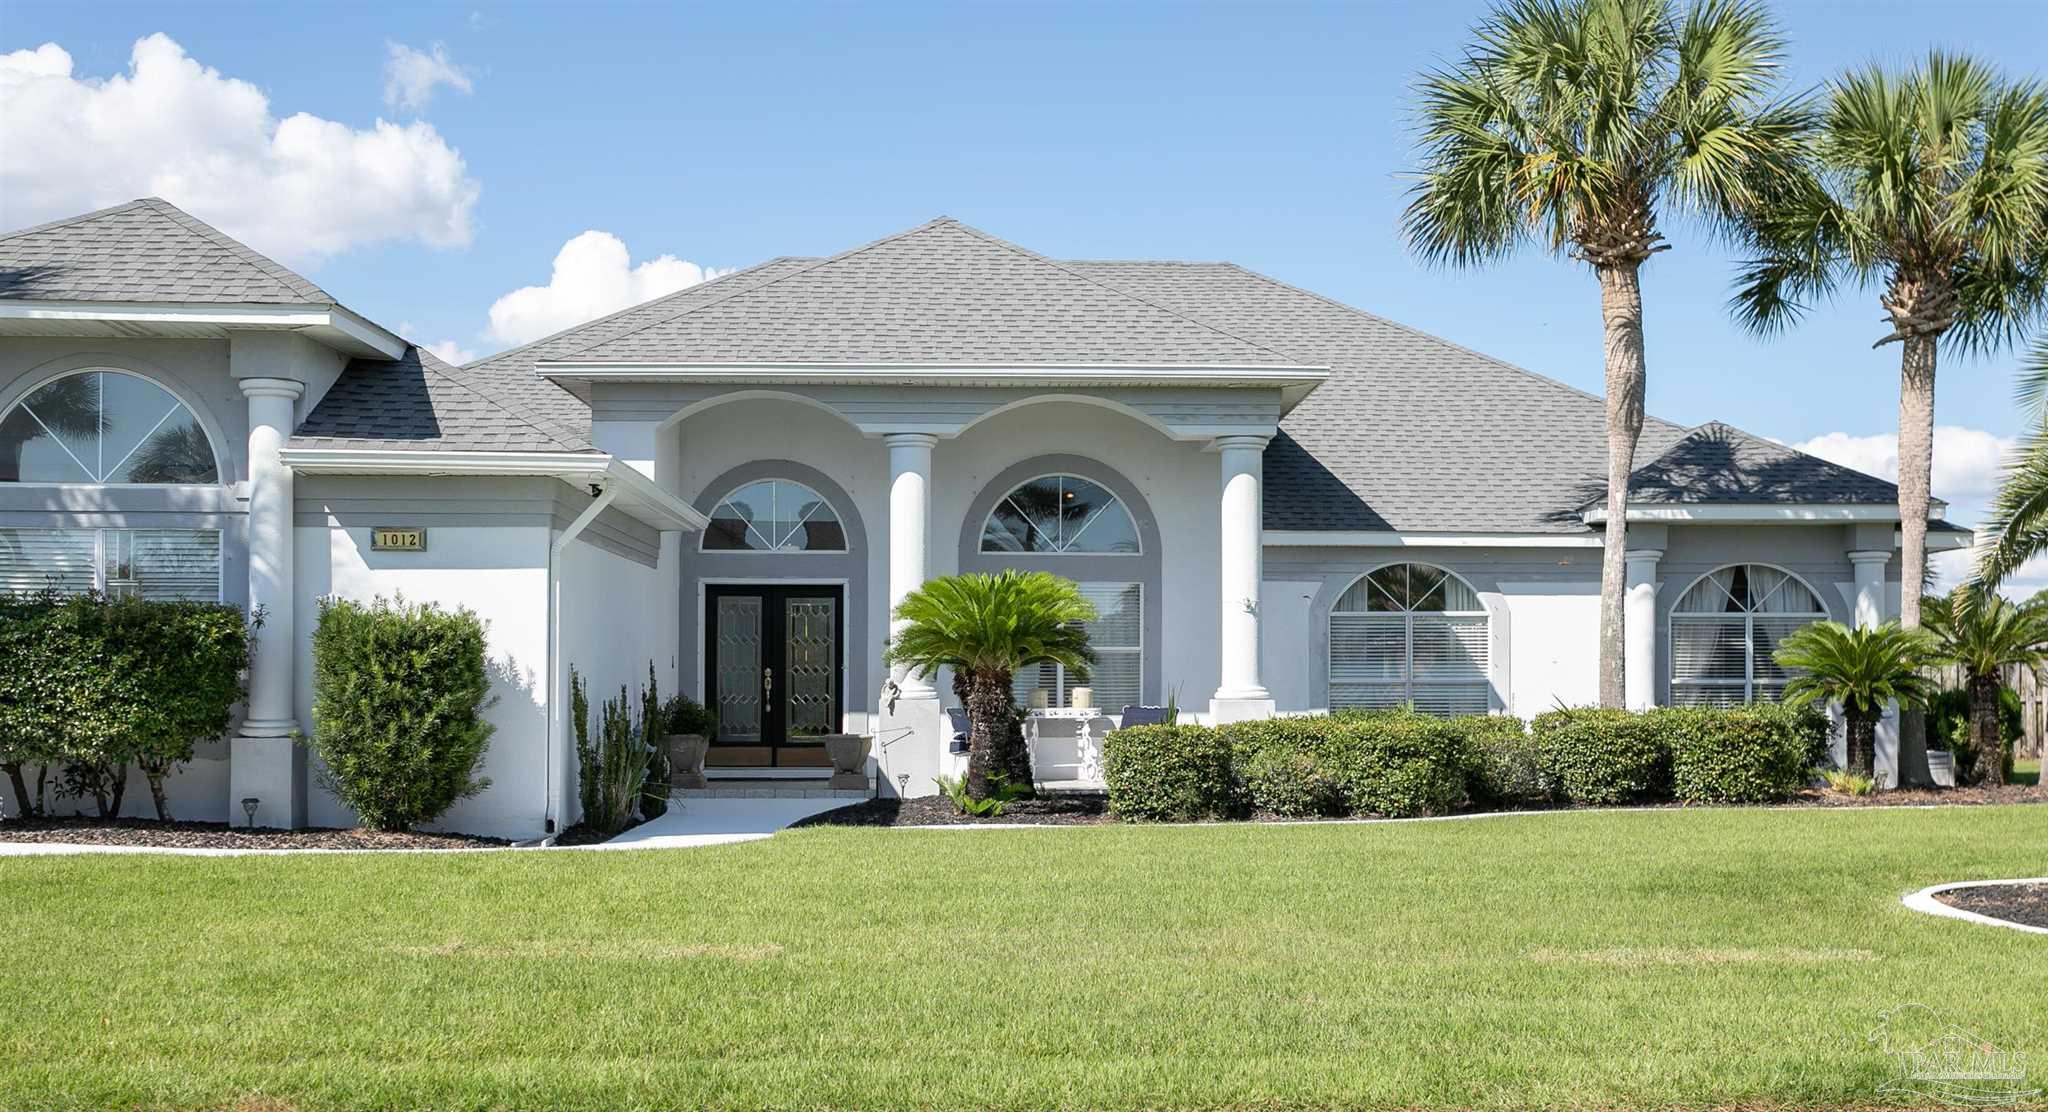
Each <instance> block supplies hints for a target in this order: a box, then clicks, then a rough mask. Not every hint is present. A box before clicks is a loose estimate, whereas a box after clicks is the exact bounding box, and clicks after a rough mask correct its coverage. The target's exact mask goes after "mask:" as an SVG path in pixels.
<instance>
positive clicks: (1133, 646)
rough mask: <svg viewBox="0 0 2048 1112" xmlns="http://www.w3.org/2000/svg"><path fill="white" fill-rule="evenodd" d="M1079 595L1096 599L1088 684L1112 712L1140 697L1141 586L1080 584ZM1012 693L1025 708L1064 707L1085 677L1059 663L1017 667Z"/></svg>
mask: <svg viewBox="0 0 2048 1112" xmlns="http://www.w3.org/2000/svg"><path fill="white" fill-rule="evenodd" d="M1079 586H1080V588H1081V596H1082V597H1083V598H1085V599H1087V600H1088V601H1089V602H1092V603H1094V604H1095V620H1094V621H1092V622H1089V623H1087V630H1088V644H1089V646H1090V647H1091V648H1093V649H1094V650H1095V667H1093V668H1091V669H1089V675H1088V679H1087V681H1086V683H1087V686H1088V687H1090V688H1091V689H1092V690H1093V691H1094V695H1095V705H1096V706H1097V707H1100V708H1102V709H1103V710H1105V711H1108V712H1109V713H1111V714H1115V713H1117V712H1119V711H1121V710H1123V709H1124V708H1125V707H1127V706H1134V705H1136V704H1138V703H1140V702H1143V700H1142V699H1140V698H1139V689H1140V687H1141V685H1142V681H1143V675H1144V658H1145V645H1144V642H1145V636H1144V633H1145V588H1144V586H1143V585H1142V584H1138V583H1082V584H1079ZM1010 682H1011V687H1012V689H1013V690H1012V694H1014V695H1015V697H1016V699H1017V704H1018V705H1019V706H1023V707H1065V706H1071V705H1072V704H1073V698H1074V688H1076V687H1080V686H1082V684H1083V681H1082V680H1081V679H1080V678H1079V677H1078V676H1075V675H1072V674H1070V673H1069V672H1068V671H1067V670H1066V669H1065V668H1062V667H1060V666H1059V665H1057V664H1035V665H1032V666H1031V667H1028V668H1020V669H1018V670H1017V674H1016V675H1014V676H1012V677H1011V681H1010Z"/></svg>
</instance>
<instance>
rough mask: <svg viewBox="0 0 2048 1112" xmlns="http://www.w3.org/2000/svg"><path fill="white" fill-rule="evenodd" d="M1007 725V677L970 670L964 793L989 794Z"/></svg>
mask: <svg viewBox="0 0 2048 1112" xmlns="http://www.w3.org/2000/svg"><path fill="white" fill-rule="evenodd" d="M1009 727H1010V677H1009V676H1008V675H1006V674H1004V673H1001V672H974V673H971V674H970V675H969V676H968V677H967V794H968V795H971V796H973V797H974V798H976V799H987V798H988V797H989V778H990V777H991V776H1001V775H1003V767H1004V762H1003V753H1002V750H1003V748H1004V746H1003V743H1004V741H1005V740H1007V737H1006V735H1007V734H1008V732H1009Z"/></svg>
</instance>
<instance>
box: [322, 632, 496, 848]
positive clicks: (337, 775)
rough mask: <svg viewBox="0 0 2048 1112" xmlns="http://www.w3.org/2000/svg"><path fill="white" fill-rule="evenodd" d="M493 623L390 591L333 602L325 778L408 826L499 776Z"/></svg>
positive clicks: (391, 822) (379, 823) (383, 817)
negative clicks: (489, 764) (489, 649)
mask: <svg viewBox="0 0 2048 1112" xmlns="http://www.w3.org/2000/svg"><path fill="white" fill-rule="evenodd" d="M490 690H491V681H490V676H489V675H488V674H487V673H486V671H485V666H484V624H483V622H482V620H481V619H479V618H478V617H477V616H476V614H475V613H474V612H473V611H470V610H468V609H466V608H465V609H460V610H456V611H453V612H450V611H444V610H442V609H440V608H438V607H436V606H434V605H432V604H431V603H429V604H425V605H420V604H416V603H415V604H408V603H406V602H405V601H404V600H403V599H399V600H397V601H390V600H386V599H382V598H379V599H377V600H376V601H374V602H371V603H368V604H365V603H360V602H352V601H348V600H345V599H344V600H335V601H329V602H325V603H322V604H321V607H320V621H319V624H318V625H317V626H316V627H315V628H314V630H313V736H312V738H311V739H309V741H308V743H307V744H308V746H309V747H310V748H311V749H312V750H313V752H314V753H315V754H317V755H318V756H319V758H320V764H321V769H322V771H321V783H322V785H323V786H324V787H326V788H327V789H328V790H329V791H331V792H333V793H334V794H335V796H336V798H338V799H340V800H341V802H343V803H344V804H346V805H348V806H349V807H350V808H352V809H354V811H355V812H356V814H357V815H358V816H359V817H360V818H361V819H362V821H363V822H364V823H365V824H367V825H369V826H373V827H376V828H377V829H379V830H407V829H410V828H412V827H413V826H414V825H416V824H418V823H423V822H430V821H432V820H434V819H437V818H439V817H441V815H443V814H445V813H446V812H447V810H448V808H450V807H453V806H454V805H455V803H456V801H457V800H460V799H464V798H467V797H469V796H472V795H475V794H476V793H478V792H480V791H482V790H484V789H485V788H486V787H489V786H490V781H489V780H486V779H479V778H478V777H477V776H476V770H477V766H478V765H480V764H481V763H483V757H484V749H485V748H486V747H487V746H488V745H489V744H490V738H491V731H492V726H491V724H490V723H488V722H486V721H484V715H483V711H484V708H485V707H487V706H489V705H490V701H489V699H488V696H489V695H490Z"/></svg>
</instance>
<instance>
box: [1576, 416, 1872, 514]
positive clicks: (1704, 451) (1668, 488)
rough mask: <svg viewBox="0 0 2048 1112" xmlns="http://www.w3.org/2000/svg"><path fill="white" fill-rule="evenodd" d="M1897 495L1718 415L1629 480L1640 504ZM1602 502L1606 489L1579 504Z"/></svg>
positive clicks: (1851, 500)
mask: <svg viewBox="0 0 2048 1112" xmlns="http://www.w3.org/2000/svg"><path fill="white" fill-rule="evenodd" d="M1604 486H1605V484H1604V483H1602V484H1601V487H1603V488H1604ZM1898 500H1899V488H1898V487H1897V486H1895V485H1893V484H1891V483H1888V482H1886V481H1885V480H1883V479H1880V478H1877V477H1876V476H1874V475H1865V474H1864V473H1863V472H1861V471H1852V470H1850V469H1849V468H1847V467H1843V466H1842V465H1841V464H1838V463H1830V462H1829V461H1827V460H1824V459H1821V458H1820V457H1818V456H1810V455H1807V454H1806V453H1804V452H1801V451H1798V450H1796V449H1793V448H1788V447H1786V446H1785V445H1783V444H1779V443H1777V442H1776V441H1773V440H1765V439H1764V438H1763V437H1760V436H1755V435H1752V434H1750V433H1746V432H1743V431H1742V430H1741V429H1738V428H1735V427H1733V426H1731V425H1724V424H1722V423H1721V422H1719V421H1712V422H1709V423H1707V424H1704V425H1701V426H1700V427H1699V428H1696V429H1694V430H1692V432H1690V433H1688V434H1686V436H1685V438H1684V439H1682V440H1680V441H1679V442H1678V443H1676V444H1673V445H1672V446H1671V447H1670V448H1669V449H1667V450H1666V451H1665V452H1664V453H1663V454H1662V455H1659V456H1657V457H1656V458H1654V459H1652V460H1651V461H1650V462H1649V463H1646V464H1644V465H1643V466H1641V467H1639V468H1637V469H1636V472H1635V475H1634V477H1633V478H1632V479H1631V480H1630V482H1629V501H1630V502H1641V503H1665V504H1688V505H1700V504H1707V503H1714V502H1721V503H1731V502H1733V503H1750V504H1756V503H1765V504H1768V503H1788V502H1801V503H1813V502H1824V503H1830V504H1877V505H1881V504H1885V503H1895V502H1897V501H1898ZM1606 502H1607V497H1606V491H1605V490H1604V489H1599V490H1596V491H1594V492H1593V494H1592V497H1591V498H1589V499H1588V500H1587V502H1586V505H1588V506H1594V505H1605V504H1606Z"/></svg>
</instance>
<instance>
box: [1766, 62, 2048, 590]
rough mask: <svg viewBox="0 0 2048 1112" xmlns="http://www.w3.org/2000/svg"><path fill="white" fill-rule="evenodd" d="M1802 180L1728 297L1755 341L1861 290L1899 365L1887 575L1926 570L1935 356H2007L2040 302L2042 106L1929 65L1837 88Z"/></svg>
mask: <svg viewBox="0 0 2048 1112" xmlns="http://www.w3.org/2000/svg"><path fill="white" fill-rule="evenodd" d="M1814 159H1815V173H1814V176H1813V177H1812V178H1811V179H1810V181H1809V182H1808V183H1806V185H1804V186H1803V187H1801V188H1799V189H1797V190H1795V191H1793V192H1791V193H1789V194H1787V195H1785V196H1784V197H1782V198H1779V199H1778V200H1777V202H1776V203H1774V204H1772V205H1770V206H1768V207H1767V208H1765V209H1764V210H1762V211H1761V212H1760V213H1759V215H1758V216H1757V219H1755V220H1754V221H1752V222H1751V225H1750V227H1749V229H1748V232H1747V234H1748V235H1749V236H1750V237H1751V239H1752V243H1753V246H1754V247H1755V248H1756V255H1755V257H1754V258H1753V259H1752V260H1751V261H1750V263H1749V264H1748V265H1747V266H1746V267H1745V270H1744V273H1743V275H1742V278H1741V280H1740V283H1739V286H1738V289H1737V292H1736V294H1735V300H1734V309H1735V313H1736V316H1737V317H1738V318H1739V319H1740V320H1741V321H1742V322H1743V323H1745V324H1747V325H1748V326H1750V327H1751V328H1753V329H1755V330H1757V331H1759V332H1766V333H1768V332H1772V331H1775V330H1776V329H1778V328H1780V327H1782V326H1783V325H1785V324H1786V323H1787V322H1789V321H1791V320H1793V319H1795V318H1796V317H1797V316H1798V315H1799V314H1800V313H1801V312H1802V311H1803V310H1804V309H1805V308H1806V305H1807V303H1808V302H1810V301H1812V300H1815V299H1818V298H1822V297H1826V296H1830V295H1832V294H1834V293H1836V292H1837V291H1839V290H1841V289H1843V288H1845V287H1849V288H1855V289H1872V288H1874V289H1875V290H1876V291H1877V294H1878V304H1879V305H1880V306H1881V307H1882V308H1883V310H1884V315H1883V316H1882V317H1881V318H1880V320H1882V322H1883V324H1884V328H1885V331H1884V334H1883V335H1882V336H1881V337H1880V338H1879V339H1878V340H1877V344H1876V345H1875V346H1880V347H1881V346H1883V345H1885V344H1889V343H1893V342H1897V343H1898V344H1899V345H1900V352H1899V517H1900V523H1899V525H1900V528H1899V533H1900V549H1901V559H1902V563H1903V566H1904V567H1906V568H1907V569H1909V572H1910V571H1911V570H1913V569H1918V568H1920V567H1922V566H1924V564H1925V562H1926V557H1927V518H1928V500H1929V497H1930V495H1929V493H1928V479H1929V475H1930V472H1931V468H1932V466H1933V445H1934V370H1935V361H1936V356H1937V355H1938V353H1939V348H1940V346H1941V344H1942V343H1943V342H1944V341H1945V340H1949V341H1953V342H1955V343H1956V344H1957V345H1959V346H1960V347H1962V348H1963V349H1965V350H1972V351H1980V352H1988V351H1995V350H1998V349H2000V348H2002V347H2003V346H2004V345H2006V344H2007V343H2010V342H2011V341H2012V340H2013V339H2014V338H2015V337H2016V336H2017V335H2018V334H2019V331H2020V330H2021V329H2023V328H2024V327H2026V325H2027V323H2028V322H2029V321H2030V320H2032V319H2033V318H2034V317H2035V316H2037V315H2038V314H2039V313H2040V311H2041V309H2042V307H2043V295H2044V292H2048V92H2044V88H2043V86H2041V85H2040V84H2038V83H2035V82H2013V81H2006V80H2003V79H2002V78H2000V77H1999V76H1998V74H1997V73H1996V72H1994V71H1993V70H1992V69H1991V68H1990V67H1988V66H1986V65H1984V64H1982V63H1980V62H1977V61H1975V60H1973V59H1970V58H1967V57H1962V56H1959V55H1953V54H1944V53H1941V52H1938V51H1937V52H1934V53H1932V54H1929V55H1928V57H1927V61H1926V62H1925V63H1924V64H1922V65H1921V66H1919V67H1917V68H1915V69H1913V70H1911V71H1909V72H1907V73H1904V74H1891V73H1887V72H1885V71H1884V70H1883V69H1880V68H1877V67H1871V68H1869V69H1864V70H1859V71H1856V72H1854V73H1850V74H1847V75H1844V76H1843V77H1841V78H1838V79H1837V80H1836V81H1835V82H1834V83H1833V84H1832V85H1831V86H1830V88H1829V90H1828V98H1827V106H1826V108H1825V110H1824V111H1823V112H1822V116H1821V126H1820V129H1819V131H1818V133H1817V135H1816V137H1815V141H1814ZM1902 587H1903V589H1902V591H1901V592H1900V606H1899V620H1900V622H1901V623H1902V624H1903V625H1904V626H1905V627H1906V628H1908V629H1913V628H1916V627H1918V626H1919V625H1920V600H1921V595H1922V590H1923V587H1922V583H1921V577H1920V576H1918V575H1914V574H1908V575H1906V576H1905V582H1904V583H1903V584H1902Z"/></svg>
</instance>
